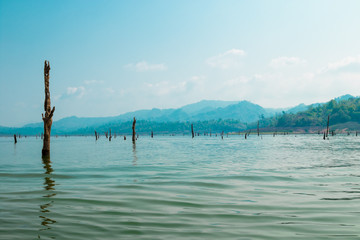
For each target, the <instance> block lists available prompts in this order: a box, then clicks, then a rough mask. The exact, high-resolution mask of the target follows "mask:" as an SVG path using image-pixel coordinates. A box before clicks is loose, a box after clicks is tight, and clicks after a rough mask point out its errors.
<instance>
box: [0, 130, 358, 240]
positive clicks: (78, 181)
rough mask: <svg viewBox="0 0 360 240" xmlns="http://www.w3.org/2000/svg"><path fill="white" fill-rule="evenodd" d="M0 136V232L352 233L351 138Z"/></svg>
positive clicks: (145, 235) (121, 235)
mask: <svg viewBox="0 0 360 240" xmlns="http://www.w3.org/2000/svg"><path fill="white" fill-rule="evenodd" d="M41 147H42V142H41V140H40V139H35V138H34V137H31V138H29V137H28V138H21V139H19V142H18V143H17V144H16V145H14V144H13V142H12V138H0V239H21V240H23V239H39V238H40V239H290V238H291V239H360V185H359V184H360V181H359V180H360V178H359V177H360V159H359V156H360V137H355V136H335V137H333V138H330V140H326V141H324V140H322V138H321V136H318V135H302V136H299V135H298V136H296V137H295V136H294V135H287V136H276V137H272V136H263V137H257V136H255V135H250V136H249V137H248V139H247V140H245V139H244V138H243V136H230V137H229V138H227V137H224V139H223V140H222V139H221V138H220V137H211V138H210V137H209V136H201V137H196V138H194V139H191V137H189V136H175V137H173V136H171V137H170V136H155V137H154V138H153V139H151V138H150V137H148V136H140V138H139V139H138V141H137V142H136V145H133V144H132V142H131V141H129V140H127V141H124V140H123V138H120V137H118V138H115V139H114V138H113V139H112V141H111V142H109V141H107V140H106V138H105V137H101V138H100V139H99V140H98V141H95V139H94V137H67V138H65V137H59V138H52V142H51V159H42V158H41Z"/></svg>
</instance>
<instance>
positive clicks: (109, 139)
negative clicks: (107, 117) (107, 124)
mask: <svg viewBox="0 0 360 240" xmlns="http://www.w3.org/2000/svg"><path fill="white" fill-rule="evenodd" d="M109 131H110V136H109V142H110V141H111V138H112V136H111V128H110V129H109Z"/></svg>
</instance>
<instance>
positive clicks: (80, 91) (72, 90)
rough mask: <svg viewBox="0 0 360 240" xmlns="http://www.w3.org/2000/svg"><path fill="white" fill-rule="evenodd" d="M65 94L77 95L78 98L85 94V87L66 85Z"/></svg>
mask: <svg viewBox="0 0 360 240" xmlns="http://www.w3.org/2000/svg"><path fill="white" fill-rule="evenodd" d="M66 94H67V95H68V96H77V97H78V98H82V97H83V96H84V94H85V88H84V87H83V86H80V87H68V88H67V89H66Z"/></svg>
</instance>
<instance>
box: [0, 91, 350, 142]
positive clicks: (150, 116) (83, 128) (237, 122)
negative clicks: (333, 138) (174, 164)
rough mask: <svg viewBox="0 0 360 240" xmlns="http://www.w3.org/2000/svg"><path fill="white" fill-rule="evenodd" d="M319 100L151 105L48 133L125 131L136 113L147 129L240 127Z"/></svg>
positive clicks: (71, 122) (30, 128)
mask: <svg viewBox="0 0 360 240" xmlns="http://www.w3.org/2000/svg"><path fill="white" fill-rule="evenodd" d="M352 98H354V97H353V96H351V95H349V94H347V95H343V96H340V97H337V98H335V99H334V101H336V102H341V101H346V100H349V99H352ZM322 104H324V103H314V104H310V105H305V104H303V103H302V104H299V105H297V106H294V107H292V108H278V109H276V108H275V109H274V108H263V107H261V106H260V105H258V104H254V103H251V102H249V101H217V100H203V101H200V102H197V103H193V104H189V105H185V106H183V107H180V108H176V109H158V108H153V109H150V110H138V111H133V112H128V113H124V114H121V115H118V116H112V117H76V116H71V117H66V118H63V119H60V120H58V121H55V122H54V123H53V126H52V134H75V133H76V134H82V133H84V134H85V133H86V134H90V133H91V132H93V131H94V130H95V129H105V128H110V127H111V128H116V126H120V125H121V126H123V127H121V128H120V127H119V128H118V129H119V130H120V129H121V131H127V130H126V129H127V128H126V127H125V126H127V125H126V124H125V125H124V123H128V122H130V121H132V119H133V117H136V119H137V120H138V121H142V122H143V123H142V124H143V126H146V129H148V130H149V129H151V127H149V122H152V123H153V125H154V123H157V124H158V125H159V126H162V127H163V128H166V129H167V130H168V131H171V128H173V129H178V130H179V131H180V130H181V129H183V128H187V125H188V123H189V122H197V123H198V125H201V126H202V128H204V129H205V128H206V127H209V128H210V127H212V128H213V129H214V128H216V127H215V125H216V121H219V122H218V124H220V125H221V126H223V128H226V127H225V126H231V127H229V129H233V130H241V129H245V128H246V124H250V123H254V122H257V121H258V120H259V119H265V118H271V117H274V116H275V115H279V114H283V113H288V114H296V113H299V112H303V111H306V110H307V109H309V108H310V107H312V108H314V107H318V106H321V105H322ZM227 120H229V121H227ZM230 120H231V121H230ZM169 123H172V124H169ZM175 123H176V124H175ZM184 123H186V124H184ZM174 124H175V125H174ZM207 125H208V126H207ZM210 125H211V126H210ZM154 127H155V126H154ZM155 128H156V127H155ZM42 131H43V123H42V122H39V123H32V124H26V125H24V126H23V127H21V128H10V127H2V126H0V134H1V135H10V134H14V133H15V132H16V133H21V134H23V135H35V134H40V133H41V132H42ZM144 131H145V129H144ZM149 131H151V130H149Z"/></svg>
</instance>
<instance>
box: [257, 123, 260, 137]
mask: <svg viewBox="0 0 360 240" xmlns="http://www.w3.org/2000/svg"><path fill="white" fill-rule="evenodd" d="M257 134H258V136H260V129H259V121H258V124H257Z"/></svg>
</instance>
